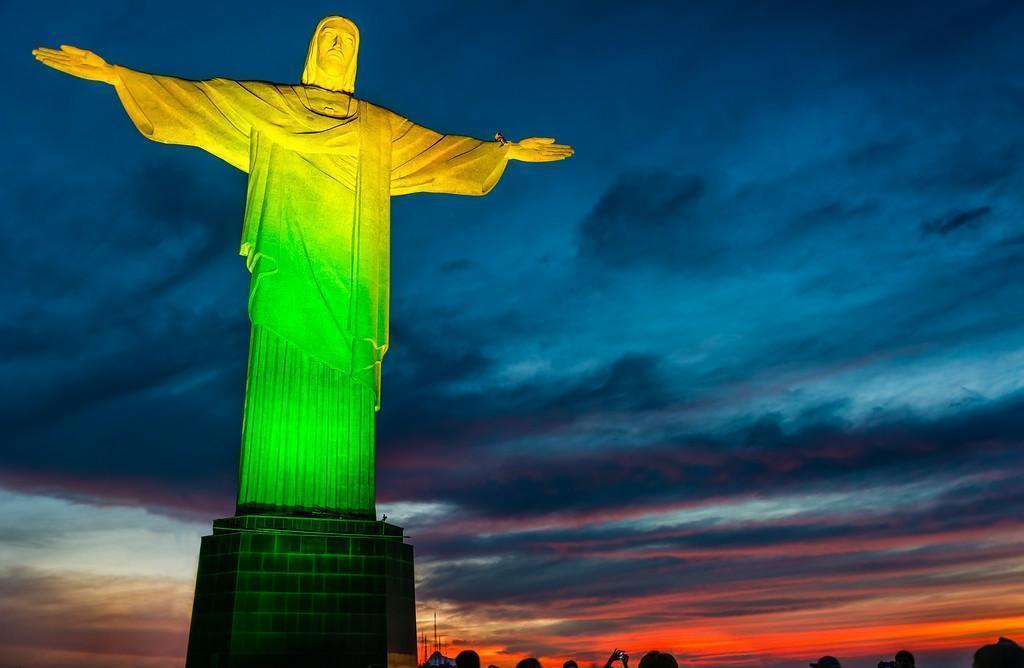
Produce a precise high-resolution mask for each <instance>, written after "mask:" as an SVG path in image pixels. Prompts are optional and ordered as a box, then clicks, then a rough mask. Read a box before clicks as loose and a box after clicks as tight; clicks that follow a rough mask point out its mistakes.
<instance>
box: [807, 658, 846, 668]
mask: <svg viewBox="0 0 1024 668" xmlns="http://www.w3.org/2000/svg"><path fill="white" fill-rule="evenodd" d="M810 666H811V668H843V665H842V664H841V663H839V659H837V658H836V657H834V656H828V655H825V656H823V657H821V658H820V659H818V660H817V661H815V662H814V663H812V664H810Z"/></svg>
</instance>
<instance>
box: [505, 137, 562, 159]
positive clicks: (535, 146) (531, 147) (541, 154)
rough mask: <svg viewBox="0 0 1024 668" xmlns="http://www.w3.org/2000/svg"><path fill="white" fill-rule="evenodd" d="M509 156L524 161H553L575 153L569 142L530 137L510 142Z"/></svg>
mask: <svg viewBox="0 0 1024 668" xmlns="http://www.w3.org/2000/svg"><path fill="white" fill-rule="evenodd" d="M508 146H509V150H508V157H509V159H510V160H522V161H523V162H552V161H555V160H565V159H566V158H568V157H569V156H570V155H572V154H573V150H572V147H571V146H569V145H568V144H556V143H555V140H554V139H552V138H550V137H530V138H529V139H523V140H522V141H517V142H510V143H509V145H508Z"/></svg>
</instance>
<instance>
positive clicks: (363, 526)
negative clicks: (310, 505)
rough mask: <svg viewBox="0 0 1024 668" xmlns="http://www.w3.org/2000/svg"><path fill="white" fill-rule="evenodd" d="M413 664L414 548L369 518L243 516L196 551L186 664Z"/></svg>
mask: <svg viewBox="0 0 1024 668" xmlns="http://www.w3.org/2000/svg"><path fill="white" fill-rule="evenodd" d="M370 665H378V666H388V667H389V668H407V667H410V668H411V667H412V666H415V665H416V602H415V594H414V582H413V561H412V546H411V545H409V544H407V543H406V542H405V540H404V537H403V535H402V529H401V528H399V527H397V526H394V525H392V524H387V523H385V522H376V521H371V520H347V519H321V518H314V517H283V516H262V515H243V516H239V517H231V518H227V519H222V520H217V521H215V522H214V523H213V535H210V536H204V537H203V540H202V547H201V548H200V552H199V571H198V575H197V577H196V594H195V602H194V603H193V608H192V628H191V631H190V633H189V642H188V659H187V662H186V666H187V668H271V667H273V668H293V667H294V668H299V667H300V666H301V667H302V668H328V667H330V668H364V667H365V666H370Z"/></svg>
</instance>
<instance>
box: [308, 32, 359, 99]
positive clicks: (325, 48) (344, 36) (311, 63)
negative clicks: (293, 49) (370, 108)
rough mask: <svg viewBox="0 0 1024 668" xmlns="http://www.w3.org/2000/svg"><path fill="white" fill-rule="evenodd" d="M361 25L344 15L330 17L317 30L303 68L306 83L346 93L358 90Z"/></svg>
mask: <svg viewBox="0 0 1024 668" xmlns="http://www.w3.org/2000/svg"><path fill="white" fill-rule="evenodd" d="M358 55H359V28H356V24H355V23H352V22H351V21H349V20H348V19H346V18H343V17H341V16H328V17H327V18H325V19H323V20H322V21H320V23H319V24H317V26H316V31H314V32H313V39H312V40H311V41H310V43H309V53H308V54H307V55H306V66H305V67H304V68H302V83H303V84H305V85H307V86H319V87H320V88H327V89H329V90H337V91H342V92H345V93H352V92H355V89H356V58H357V56H358Z"/></svg>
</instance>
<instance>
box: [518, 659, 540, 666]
mask: <svg viewBox="0 0 1024 668" xmlns="http://www.w3.org/2000/svg"><path fill="white" fill-rule="evenodd" d="M516 668H541V665H540V661H538V660H537V659H535V658H533V657H532V656H531V657H530V658H528V659H523V660H522V661H520V662H519V663H517V664H516Z"/></svg>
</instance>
